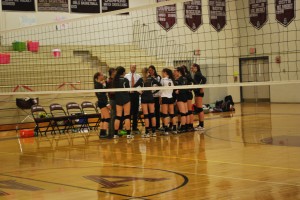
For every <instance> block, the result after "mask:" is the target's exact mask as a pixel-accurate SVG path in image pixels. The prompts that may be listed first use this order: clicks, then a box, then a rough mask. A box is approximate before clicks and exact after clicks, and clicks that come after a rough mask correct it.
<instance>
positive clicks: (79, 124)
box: [66, 102, 86, 132]
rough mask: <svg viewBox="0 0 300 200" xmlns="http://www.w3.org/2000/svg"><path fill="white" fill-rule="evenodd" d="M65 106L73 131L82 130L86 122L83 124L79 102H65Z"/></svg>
mask: <svg viewBox="0 0 300 200" xmlns="http://www.w3.org/2000/svg"><path fill="white" fill-rule="evenodd" d="M66 108H67V114H68V116H69V119H70V120H71V123H72V127H73V130H74V131H75V132H76V131H77V130H78V131H79V132H81V131H84V128H85V125H86V124H85V119H84V115H83V113H82V110H81V108H80V106H79V104H78V103H76V102H69V103H67V105H66Z"/></svg>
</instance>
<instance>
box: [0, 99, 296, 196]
mask: <svg viewBox="0 0 300 200" xmlns="http://www.w3.org/2000/svg"><path fill="white" fill-rule="evenodd" d="M299 114H300V104H267V103H262V104H241V105H236V112H235V113H224V114H208V115H206V122H205V126H206V132H205V133H204V134H199V133H197V132H195V133H185V134H182V135H178V136H173V135H172V136H169V137H160V136H159V137H157V138H150V139H142V138H140V136H136V137H135V139H134V140H133V141H128V140H127V139H126V138H121V139H119V140H118V141H114V140H102V141H99V139H98V138H97V136H90V137H89V138H87V140H86V141H85V140H84V139H83V137H81V136H80V137H74V138H69V139H67V137H66V136H62V137H59V138H55V139H53V138H51V137H49V138H46V137H43V138H38V139H37V138H28V139H18V138H17V137H16V132H15V131H11V132H1V133H0V163H1V168H0V169H1V171H0V199H49V200H56V199H64V200H67V199H72V200H73V199H80V200H82V199H86V200H90V199H114V200H115V199H189V200H190V199H226V200H227V199H243V200H244V199H267V200H268V199H284V200H286V199H293V200H295V199H300V133H299V132H300V124H299V122H300V115H299Z"/></svg>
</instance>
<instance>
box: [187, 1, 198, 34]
mask: <svg viewBox="0 0 300 200" xmlns="http://www.w3.org/2000/svg"><path fill="white" fill-rule="evenodd" d="M184 23H185V24H186V25H187V26H188V27H189V28H190V29H191V30H192V31H196V30H197V29H198V28H199V27H200V26H201V25H202V0H193V1H189V2H185V3H184Z"/></svg>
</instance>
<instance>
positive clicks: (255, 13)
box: [249, 0, 268, 29]
mask: <svg viewBox="0 0 300 200" xmlns="http://www.w3.org/2000/svg"><path fill="white" fill-rule="evenodd" d="M249 16H250V24H252V25H253V26H254V27H255V28H257V29H261V27H263V26H264V25H265V23H266V22H267V17H268V0H249Z"/></svg>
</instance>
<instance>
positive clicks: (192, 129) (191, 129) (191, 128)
mask: <svg viewBox="0 0 300 200" xmlns="http://www.w3.org/2000/svg"><path fill="white" fill-rule="evenodd" d="M187 131H188V132H193V131H195V129H194V127H189V128H188V129H187Z"/></svg>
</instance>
